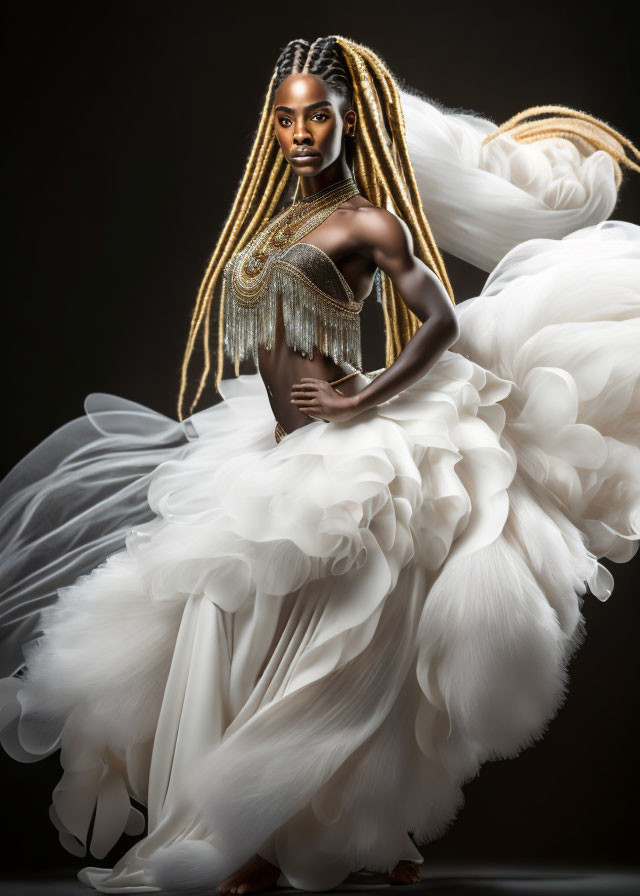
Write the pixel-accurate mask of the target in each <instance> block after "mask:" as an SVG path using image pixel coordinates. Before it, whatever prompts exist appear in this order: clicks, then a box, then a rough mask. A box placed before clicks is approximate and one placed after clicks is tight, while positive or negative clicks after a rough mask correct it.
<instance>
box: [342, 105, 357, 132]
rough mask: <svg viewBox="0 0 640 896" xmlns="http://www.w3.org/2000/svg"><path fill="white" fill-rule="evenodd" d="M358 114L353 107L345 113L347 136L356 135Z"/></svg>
mask: <svg viewBox="0 0 640 896" xmlns="http://www.w3.org/2000/svg"><path fill="white" fill-rule="evenodd" d="M356 121H357V116H356V113H355V112H354V110H353V109H349V111H348V112H345V114H344V134H345V136H346V137H355V135H356Z"/></svg>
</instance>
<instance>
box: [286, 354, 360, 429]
mask: <svg viewBox="0 0 640 896" xmlns="http://www.w3.org/2000/svg"><path fill="white" fill-rule="evenodd" d="M359 373H360V371H359V370H354V371H353V373H348V374H347V375H346V376H342V377H340V379H339V380H331V382H330V383H329V385H330V386H334V387H335V386H337V385H338V383H343V382H344V381H345V380H348V379H351V377H352V376H357V375H358V374H359ZM336 392H339V393H340V395H343V394H344V393H343V392H340V389H336ZM288 435H289V433H288V432H287V430H286V429H285V428H284V426H283V425H282V423H280V422H279V421H278V420H276V430H275V437H276V443H279V442H281V441H282V440H283V439H284V437H285V436H288Z"/></svg>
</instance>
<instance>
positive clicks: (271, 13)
mask: <svg viewBox="0 0 640 896" xmlns="http://www.w3.org/2000/svg"><path fill="white" fill-rule="evenodd" d="M618 9H619V8H618V7H613V6H612V5H610V6H608V7H604V6H603V5H602V4H597V5H596V4H587V3H583V4H573V3H572V4H560V3H536V4H516V3H513V2H510V3H482V4H480V3H477V2H457V3H443V4H438V5H435V4H432V3H426V2H424V3H422V2H421V3H389V2H384V3H376V2H373V0H368V2H324V3H322V2H315V0H314V2H308V0H307V2H298V3H289V2H277V3H276V2H264V3H261V4H258V3H255V2H252V3H246V2H243V3H240V2H238V3H231V4H223V5H222V8H221V7H220V6H217V5H214V4H213V3H209V2H194V0H191V2H189V3H187V4H184V5H179V4H177V3H172V4H164V3H155V2H148V0H137V2H126V3H124V2H111V3H102V4H84V5H83V6H80V5H78V6H75V5H70V4H68V3H60V2H58V3H55V4H53V3H51V4H48V5H46V6H40V5H37V4H36V5H34V4H29V5H27V4H22V5H20V6H14V7H13V8H10V7H9V8H5V11H4V14H3V17H4V28H3V31H4V44H5V46H4V48H3V57H4V66H5V76H4V85H5V93H6V94H7V109H6V113H5V136H4V141H3V143H4V150H5V155H6V161H5V171H6V172H7V179H6V182H5V185H4V193H5V202H6V216H5V222H6V226H5V235H4V248H5V250H6V251H5V253H4V262H3V274H4V277H3V280H4V283H3V287H4V289H3V291H4V302H3V306H4V312H3V323H4V327H3V331H4V339H3V357H2V361H3V365H4V371H3V373H4V375H3V384H4V406H3V418H4V423H5V427H4V438H3V440H2V448H3V451H4V455H5V456H4V459H3V470H4V471H6V470H8V469H9V468H10V466H11V465H12V464H13V463H15V461H17V460H18V459H19V458H20V457H22V456H23V454H24V453H26V452H27V451H28V450H29V449H30V448H31V447H33V446H34V445H35V444H36V443H37V442H38V441H40V440H41V439H42V438H44V437H45V436H46V435H48V434H49V433H50V432H51V431H52V430H53V429H55V428H57V427H58V426H61V425H62V424H63V423H65V422H66V421H67V420H69V419H71V418H72V417H76V416H79V415H80V414H81V413H82V402H83V398H84V396H85V395H86V394H87V393H89V392H92V391H104V392H113V393H116V394H119V395H122V396H125V397H127V398H129V399H133V400H136V401H139V402H142V403H144V404H147V405H149V406H151V407H153V408H155V409H156V410H159V411H162V412H164V413H166V414H169V415H172V416H174V415H175V405H176V397H177V385H178V371H179V365H180V361H181V357H182V351H183V347H184V341H185V338H186V332H187V327H188V323H189V319H190V315H191V310H192V303H193V300H194V297H195V294H196V291H197V288H198V285H199V283H200V279H201V275H202V273H203V269H204V266H205V264H206V262H207V259H208V255H209V253H210V251H211V249H212V247H213V244H214V241H215V239H216V235H217V232H218V230H219V228H220V226H221V224H222V222H223V219H224V217H225V215H226V212H227V210H228V208H229V206H230V204H231V201H232V198H233V194H234V191H235V187H236V184H237V182H238V179H239V177H240V175H241V172H242V168H243V164H244V160H245V157H246V153H247V151H248V148H249V145H250V139H251V134H252V130H253V128H254V127H255V125H256V123H257V116H258V114H259V111H260V107H261V103H262V98H263V94H264V90H265V87H266V84H267V81H268V77H269V75H270V71H271V68H272V66H273V64H274V62H275V59H276V57H277V55H278V52H279V50H280V49H281V47H282V46H283V45H284V44H285V43H286V42H287V41H288V40H290V39H292V38H294V37H307V38H309V39H313V38H315V37H317V36H320V35H325V34H330V33H334V34H344V35H346V36H348V37H351V38H352V39H354V40H357V41H359V42H361V43H365V44H368V45H369V46H371V47H372V48H373V49H375V50H376V51H377V52H378V53H379V54H380V55H382V56H383V58H384V59H385V60H386V62H387V63H388V65H389V66H390V68H391V69H392V71H394V72H395V73H396V75H397V76H398V77H400V78H401V79H403V80H404V81H406V82H407V83H408V84H411V85H414V86H415V87H417V88H419V89H420V90H421V91H422V92H423V93H425V94H426V95H427V96H430V97H433V98H435V99H438V100H439V101H441V102H442V103H444V104H445V105H447V106H450V107H458V108H464V109H468V110H474V111H477V112H480V113H482V114H483V115H485V116H487V117H489V118H491V119H493V120H494V121H496V122H500V121H503V120H504V119H506V118H508V117H509V116H510V115H512V114H514V113H515V112H517V111H519V110H521V109H523V108H525V107H527V106H531V105H535V104H539V103H555V104H566V105H569V106H573V107H574V108H578V109H583V110H585V111H588V112H590V113H592V114H594V115H596V116H598V117H600V118H603V119H606V120H607V121H609V122H610V123H611V124H613V125H614V127H616V128H618V129H619V130H621V131H622V132H623V133H625V134H627V135H628V136H629V137H630V138H631V139H632V140H634V142H635V143H636V144H640V120H639V118H638V112H637V108H638V103H637V97H636V92H635V91H634V90H633V85H634V84H635V83H636V82H637V47H636V37H635V32H634V31H633V29H632V28H631V27H630V23H629V22H626V21H625V20H624V19H623V18H621V16H620V14H619V12H618ZM614 16H615V17H614ZM612 217H613V218H622V219H625V220H629V221H633V222H635V223H640V176H638V175H628V176H627V177H626V178H625V184H624V186H623V189H622V193H621V198H620V202H619V205H618V207H617V209H616V211H615V212H614V214H613V215H612ZM447 261H448V263H449V268H450V273H451V276H452V280H453V285H454V289H455V291H456V295H457V298H458V301H461V300H463V299H464V298H468V297H470V296H473V295H477V294H478V293H479V292H480V290H481V288H482V284H483V282H484V279H485V275H484V274H483V273H482V272H479V271H477V270H476V269H474V268H472V267H470V266H468V265H465V264H462V263H460V262H456V261H455V260H451V259H449V258H448V259H447ZM603 300H606V296H605V297H603ZM369 304H370V308H369V309H368V310H367V317H366V320H365V329H364V332H365V361H366V365H367V366H368V367H369V368H373V367H377V366H381V364H382V363H383V361H382V357H381V346H382V341H381V320H380V319H378V317H377V315H379V308H377V307H376V306H375V303H373V302H371V303H369ZM209 400H213V393H212V392H210V393H209ZM609 568H610V569H612V571H613V572H614V574H615V577H616V589H615V591H614V594H613V595H612V597H611V599H610V600H609V601H608V603H605V604H601V603H599V602H598V601H597V600H596V599H595V598H588V600H587V602H586V605H585V608H584V612H585V615H586V617H587V630H588V636H587V639H586V642H585V644H584V645H583V647H582V649H581V651H580V653H579V654H578V656H577V657H576V658H575V659H574V661H573V662H572V665H571V686H570V693H569V698H568V701H567V704H566V705H565V706H564V707H563V709H562V710H561V712H560V714H559V716H558V718H557V719H556V720H554V721H553V722H552V724H551V726H550V728H549V731H548V733H547V734H546V735H545V737H544V739H543V740H542V741H540V742H539V743H538V744H536V746H535V747H534V748H533V749H530V750H527V751H525V752H524V753H523V754H522V755H521V756H520V757H518V758H517V759H515V760H510V761H506V762H499V763H489V764H487V765H485V766H484V767H483V768H482V770H481V773H480V776H479V777H478V778H477V779H476V780H474V781H473V782H472V783H470V784H469V785H467V787H466V788H465V793H466V799H467V803H466V806H465V808H464V809H463V810H462V812H461V815H460V817H459V819H458V820H457V821H456V823H455V824H454V825H453V827H452V828H451V829H450V831H449V832H448V833H447V834H446V835H445V836H443V837H442V838H441V839H440V840H439V841H437V842H435V843H433V844H432V845H430V846H429V847H428V850H427V856H431V857H433V858H434V859H438V860H446V861H453V862H456V863H466V862H473V861H480V860H482V861H496V862H516V861H526V862H527V863H535V862H551V861H558V862H586V863H604V864H611V865H624V864H630V863H632V862H633V861H634V858H635V854H636V851H637V850H636V825H635V815H636V809H637V797H638V791H637V786H636V780H635V779H636V774H635V772H636V768H635V761H636V756H637V740H636V738H637V728H638V711H637V702H638V692H639V687H638V653H639V651H638V647H637V632H638V608H637V604H636V597H637V591H638V580H639V572H640V563H639V562H638V558H636V560H635V561H634V562H632V563H630V564H627V565H625V566H620V567H616V566H615V565H614V564H609ZM0 762H1V770H2V773H3V779H2V780H3V795H4V797H5V799H4V813H5V820H6V821H8V822H9V828H8V830H7V831H6V832H5V835H4V846H5V853H4V854H5V860H4V861H5V867H7V868H43V867H60V866H65V867H68V868H71V867H80V866H82V865H84V864H88V863H89V864H101V863H98V862H96V860H94V859H92V858H91V859H90V861H89V862H87V860H75V859H73V857H71V856H69V855H68V854H67V853H66V852H65V851H64V850H63V849H62V847H61V846H59V844H58V842H57V834H56V831H55V830H54V828H53V827H52V826H51V824H50V822H49V820H48V817H47V811H48V807H49V803H50V796H51V790H52V788H53V787H54V785H55V783H56V781H57V780H58V777H59V775H60V769H59V760H58V755H57V754H56V755H55V756H53V757H50V758H49V759H47V760H46V761H44V762H41V763H37V764H35V765H26V766H23V765H20V764H18V763H16V762H13V761H11V760H9V759H8V758H7V757H6V756H5V755H4V754H2V755H1V756H0ZM129 843H130V840H129V839H128V838H124V839H123V841H121V843H120V844H119V845H118V847H117V848H116V849H115V850H114V851H113V854H112V855H111V856H109V857H107V860H106V863H112V862H113V861H115V860H116V859H117V858H118V857H119V855H121V854H122V852H124V849H125V847H126V846H128V845H129Z"/></svg>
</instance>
